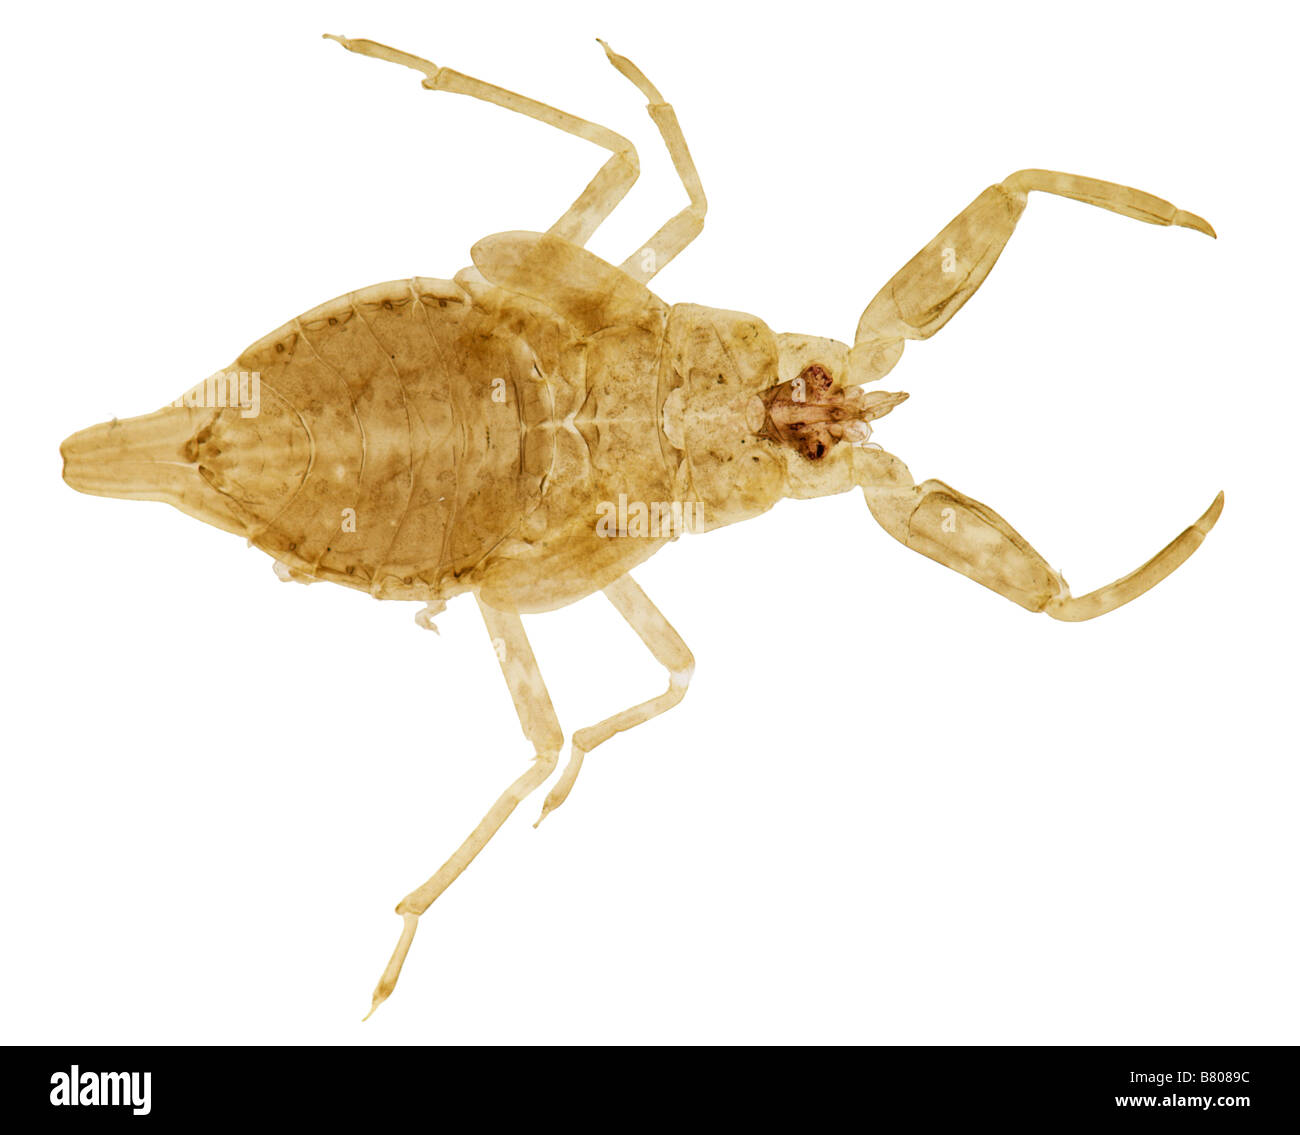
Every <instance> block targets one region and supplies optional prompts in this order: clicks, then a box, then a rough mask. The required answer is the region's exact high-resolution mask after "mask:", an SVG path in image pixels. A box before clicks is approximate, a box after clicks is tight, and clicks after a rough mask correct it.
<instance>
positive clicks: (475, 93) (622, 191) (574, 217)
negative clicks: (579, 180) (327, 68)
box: [325, 34, 641, 244]
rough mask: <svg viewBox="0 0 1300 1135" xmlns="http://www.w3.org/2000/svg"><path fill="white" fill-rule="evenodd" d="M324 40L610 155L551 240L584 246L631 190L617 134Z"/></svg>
mask: <svg viewBox="0 0 1300 1135" xmlns="http://www.w3.org/2000/svg"><path fill="white" fill-rule="evenodd" d="M325 38H326V39H332V40H335V41H336V42H338V43H341V44H342V45H343V46H344V47H346V48H347V49H348V50H349V51H354V52H356V53H357V54H358V55H368V56H370V57H371V58H372V59H383V60H385V61H387V62H389V63H399V64H401V65H402V66H403V67H410V68H411V69H412V70H415V71H420V72H423V74H424V76H425V79H424V83H423V85H424V86H425V87H426V88H428V89H429V90H431V91H450V92H452V93H453V94H458V95H469V96H470V97H471V98H476V99H481V100H482V101H483V102H490V103H492V104H494V105H495V106H501V107H505V109H506V110H513V111H514V112H515V113H516V114H526V115H527V116H528V117H529V118H535V119H536V120H537V121H538V122H544V123H546V124H547V125H548V126H554V127H555V128H556V129H557V130H563V131H564V132H565V133H566V134H573V135H575V136H576V137H578V138H585V139H586V140H587V141H588V142H594V143H595V144H596V145H597V146H603V147H604V148H605V149H606V150H609V151H610V152H611V154H612V155H613V156H612V157H611V158H610V159H609V160H608V161H607V162H605V164H604V165H603V166H601V168H600V170H599V172H597V174H596V176H595V177H594V178H592V179H591V182H590V184H588V186H587V188H586V189H584V190H583V191H582V193H581V194H580V195H579V196H578V199H577V200H576V201H575V202H574V203H573V204H572V205H571V206H570V207H569V210H568V212H566V213H565V214H564V216H562V217H561V218H560V219H559V220H558V221H556V222H555V224H553V225H552V226H551V227H550V229H549V230H548V231H549V232H552V233H554V234H555V235H556V236H561V237H563V238H564V239H565V240H568V241H572V242H573V243H574V244H586V242H587V240H588V238H589V237H590V236H591V234H592V233H593V232H595V231H596V229H597V227H598V226H599V225H600V223H601V221H603V220H604V219H605V218H606V217H608V216H609V214H610V213H612V212H613V211H614V208H615V206H617V205H618V203H619V202H620V201H622V200H623V198H624V196H625V195H626V194H627V191H628V190H629V189H631V188H632V184H633V183H634V182H635V181H636V179H637V175H638V174H639V173H640V172H641V167H640V164H639V162H638V160H637V155H636V147H634V146H633V145H632V143H631V142H629V141H628V140H627V139H626V138H624V137H623V135H621V134H616V133H615V132H614V131H613V130H610V129H608V128H607V127H604V126H599V125H597V124H596V123H594V122H588V121H587V120H586V119H584V118H578V117H577V116H576V115H572V114H566V113H565V112H564V111H562V110H556V109H555V108H554V107H551V106H547V105H546V104H545V103H541V102H537V101H536V100H535V99H530V98H526V97H525V96H524V95H518V94H515V93H514V91H507V90H505V89H504V88H502V87H495V86H493V85H492V84H491V83H485V82H483V81H482V80H481V79H474V78H471V77H470V76H469V75H462V74H461V73H460V72H459V71H453V70H451V68H449V67H439V66H437V64H434V63H430V62H429V61H428V60H427V59H421V58H419V57H418V56H415V55H410V54H408V53H407V52H405V51H398V50H397V49H396V48H393V47H386V46H385V45H384V44H382V43H375V42H374V41H373V40H369V39H347V38H345V37H343V36H338V35H328V34H327V35H326V36H325Z"/></svg>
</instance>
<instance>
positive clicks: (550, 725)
mask: <svg viewBox="0 0 1300 1135" xmlns="http://www.w3.org/2000/svg"><path fill="white" fill-rule="evenodd" d="M479 609H480V610H481V611H482V612H483V621H484V622H485V623H486V624H487V629H488V634H489V635H491V636H492V641H493V644H494V645H495V647H496V651H497V657H498V659H499V660H500V662H501V673H502V674H504V675H505V679H506V685H507V686H509V687H510V696H511V697H512V698H513V699H514V703H515V712H516V713H517V714H518V715H519V724H520V725H521V726H523V730H524V736H525V737H527V738H528V740H529V741H530V742H531V743H532V745H533V747H534V749H535V750H536V754H537V755H536V756H535V757H534V758H533V763H532V765H530V766H529V768H528V770H527V771H526V772H525V773H524V774H523V775H522V776H520V777H519V778H518V779H517V780H516V781H515V782H514V783H513V784H512V785H511V786H510V787H509V788H507V789H506V790H505V791H504V792H503V793H501V795H500V796H499V797H498V798H497V802H496V803H495V804H493V805H492V807H491V808H490V809H489V810H488V814H487V815H486V816H484V817H483V819H482V820H480V821H479V824H478V827H476V828H475V829H474V830H473V831H472V832H470V834H469V838H468V839H466V840H465V842H464V843H462V844H461V845H460V847H459V848H457V849H456V852H455V853H454V854H453V855H452V857H451V858H450V859H448V860H447V862H446V863H444V864H443V865H442V866H441V867H439V868H438V870H437V872H436V873H435V874H434V875H433V877H432V878H431V879H429V881H428V882H427V883H425V884H424V885H423V886H421V887H417V888H416V889H415V890H413V891H412V892H411V893H410V894H409V895H407V896H406V898H404V899H403V900H402V901H401V902H400V903H398V904H397V913H398V914H400V915H401V916H402V919H403V922H402V936H401V938H400V939H399V940H398V943H397V948H396V949H395V950H394V951H393V957H392V959H391V960H390V961H389V963H388V968H387V969H385V970H384V973H383V976H382V977H381V978H380V979H379V984H378V985H377V986H376V987H375V993H374V998H373V1000H372V1001H371V1005H370V1013H373V1012H374V1011H375V1010H376V1009H377V1008H378V1007H379V1006H380V1004H382V1003H383V1002H384V1001H385V1000H386V999H387V997H388V995H389V994H390V993H392V992H393V987H394V986H395V985H396V984H397V977H398V975H399V974H400V973H401V972H402V963H403V962H404V961H405V960H406V953H407V951H408V950H409V949H410V948H411V940H412V939H413V938H414V937H415V929H416V925H417V923H418V922H419V918H420V915H422V914H423V913H424V912H425V911H426V910H428V909H429V907H430V906H431V905H432V903H433V901H434V900H435V899H436V898H437V897H438V896H439V895H440V894H442V892H443V891H445V890H446V889H447V888H448V887H449V886H451V884H452V883H453V882H454V881H455V880H456V877H457V876H458V875H459V874H460V873H461V872H462V871H464V870H465V868H466V867H468V866H469V864H470V862H471V860H473V858H474V857H475V856H476V855H477V854H478V853H479V852H480V851H482V850H483V848H484V847H485V846H486V845H487V842H488V840H490V839H491V838H492V837H493V836H494V835H495V834H496V832H497V829H498V828H500V827H501V825H502V824H503V823H505V822H506V819H507V818H508V817H509V815H510V813H511V812H513V811H514V810H515V807H516V805H518V804H519V802H520V801H521V800H523V798H524V797H525V796H527V795H528V794H529V793H530V792H532V791H533V789H535V788H536V787H538V785H540V784H542V783H543V782H544V781H545V780H546V778H547V777H549V776H550V775H551V773H552V772H554V771H555V765H556V762H557V761H558V759H559V755H560V747H561V746H562V745H563V744H564V734H563V732H562V731H561V729H560V723H559V720H558V719H557V718H556V716H555V710H554V709H553V708H552V707H551V698H550V695H549V694H548V693H547V692H546V685H545V683H544V682H543V681H542V674H541V671H540V670H539V669H538V668H537V660H536V659H535V658H534V657H533V651H532V647H530V646H529V645H528V639H527V637H526V636H525V634H524V625H523V623H522V622H521V621H520V619H519V616H518V615H511V614H506V613H504V612H502V611H497V610H494V609H493V608H491V607H489V606H487V605H486V604H485V603H483V601H482V600H480V601H479ZM370 1013H367V1014H366V1016H367V1017H368V1016H369V1015H370Z"/></svg>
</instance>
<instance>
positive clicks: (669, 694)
mask: <svg viewBox="0 0 1300 1135" xmlns="http://www.w3.org/2000/svg"><path fill="white" fill-rule="evenodd" d="M605 596H606V598H607V599H609V601H610V602H611V603H613V604H614V607H615V609H616V610H617V611H618V613H619V614H620V615H622V616H623V618H625V619H626V620H627V621H628V623H629V624H630V625H631V627H632V629H633V630H634V631H636V633H637V634H638V635H639V636H640V638H641V641H642V642H643V643H645V644H646V647H647V648H648V649H649V651H650V653H651V654H653V655H654V656H655V658H656V659H657V660H658V662H659V663H660V665H662V666H663V667H664V669H665V670H667V671H668V689H667V690H665V691H664V692H663V693H662V694H660V695H659V696H658V697H657V698H651V699H650V700H649V701H645V702H642V703H641V704H640V705H635V706H632V708H631V709H625V710H623V712H622V713H616V714H615V715H614V716H613V717H607V718H606V719H605V720H604V721H602V722H600V723H599V724H597V725H591V726H588V727H587V728H586V729H579V730H578V731H577V732H576V733H575V734H574V735H573V745H572V749H571V751H570V754H569V763H568V764H567V765H565V766H564V771H563V772H562V773H561V774H560V779H559V780H558V781H556V783H555V786H554V787H553V788H552V789H551V791H550V793H549V794H548V795H547V797H546V802H545V804H543V805H542V814H541V815H540V816H538V817H537V824H540V823H541V822H542V821H543V820H544V819H546V817H547V816H548V815H549V814H550V813H551V812H552V811H554V810H555V809H556V808H558V807H559V806H560V805H561V804H563V803H564V801H565V798H566V797H567V796H568V795H569V790H570V789H571V788H572V787H573V782H574V781H575V780H577V779H578V772H579V771H580V770H581V768H582V759H583V757H585V756H586V755H587V754H588V753H590V752H591V750H592V749H594V748H595V747H596V746H597V745H600V744H603V743H604V742H606V741H608V740H609V739H610V738H611V737H612V736H614V734H615V733H621V732H622V731H623V730H624V729H631V728H632V727H633V726H634V725H640V724H641V723H642V722H645V721H649V720H650V719H651V718H652V717H658V716H659V715H660V714H661V713H663V712H664V711H665V710H668V709H672V707H673V706H675V705H676V704H677V703H678V702H679V701H681V700H682V698H684V697H685V696H686V688H687V687H688V686H689V685H690V682H691V675H692V674H693V673H694V671H695V659H694V657H693V656H692V655H691V652H690V650H689V649H688V648H687V646H686V643H684V642H683V641H682V638H681V636H680V635H679V634H678V633H677V632H676V631H675V630H673V628H672V625H671V624H670V623H669V622H668V620H667V619H665V618H664V617H663V615H661V614H660V613H659V609H658V608H657V607H656V606H655V605H654V604H653V603H651V602H650V600H649V598H648V597H647V596H646V593H645V592H644V591H642V590H641V588H640V587H638V586H637V585H636V583H635V582H634V581H633V579H632V577H631V576H630V575H625V576H623V577H622V578H621V579H618V580H616V581H615V582H614V583H611V584H610V585H609V586H608V587H607V588H605ZM537 824H534V825H533V827H536V826H537Z"/></svg>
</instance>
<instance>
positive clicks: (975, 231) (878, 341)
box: [848, 169, 1215, 385]
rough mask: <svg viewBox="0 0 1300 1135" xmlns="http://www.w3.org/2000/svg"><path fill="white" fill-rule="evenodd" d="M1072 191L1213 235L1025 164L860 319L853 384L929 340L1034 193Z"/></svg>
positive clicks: (1164, 210)
mask: <svg viewBox="0 0 1300 1135" xmlns="http://www.w3.org/2000/svg"><path fill="white" fill-rule="evenodd" d="M1034 191H1038V192H1041V193H1053V194H1056V195H1057V196H1059V197H1070V198H1073V199H1074V200H1075V201H1083V202H1085V203H1087V204H1089V205H1096V206H1098V207H1099V208H1102V209H1109V210H1110V211H1111V212H1112V213H1119V214H1121V215H1123V216H1125V217H1132V218H1133V219H1134V220H1138V221H1145V222H1147V223H1148V224H1152V225H1179V226H1181V227H1183V228H1189V229H1195V230H1196V231H1197V232H1202V233H1205V234H1206V235H1207V236H1214V235H1215V233H1214V229H1213V228H1211V227H1210V225H1209V223H1208V222H1207V221H1205V220H1202V219H1201V218H1200V217H1198V216H1196V214H1195V213H1186V212H1184V211H1183V210H1182V209H1178V208H1175V207H1174V206H1173V205H1171V204H1170V203H1169V202H1168V201H1164V200H1162V199H1161V198H1159V197H1153V196H1152V195H1151V194H1149V193H1143V192H1142V191H1141V190H1139V189H1130V188H1129V187H1128V186H1127V185H1116V184H1115V183H1113V182H1110V181H1098V180H1096V179H1095V178H1091V177H1079V176H1077V175H1075V174H1069V173H1053V172H1052V171H1050V170H1044V169H1022V170H1020V171H1019V172H1018V173H1013V174H1012V175H1011V176H1010V177H1008V178H1007V179H1006V180H1005V181H1003V182H1002V183H1001V184H1000V185H992V186H990V187H989V188H988V189H986V190H984V192H983V193H981V194H980V195H979V196H978V197H976V198H975V200H974V201H973V202H971V204H970V205H968V206H967V207H966V208H965V209H964V210H962V212H960V213H958V214H957V216H956V217H954V218H953V219H952V221H951V222H949V224H948V225H947V227H946V228H945V229H944V230H943V231H942V232H941V233H939V235H938V236H936V237H935V238H934V239H933V240H932V241H930V243H929V244H927V245H926V246H925V247H924V248H923V249H921V251H920V252H918V253H917V254H916V255H915V256H914V257H912V259H911V260H909V261H908V262H907V263H906V264H905V265H904V266H903V267H902V268H901V269H899V271H898V272H897V273H896V274H895V275H894V277H893V279H891V280H890V281H889V283H887V284H886V285H885V286H884V287H883V288H881V289H880V291H879V292H878V293H877V294H876V297H875V299H873V300H872V301H871V303H870V304H868V305H867V309H866V311H864V312H863V313H862V318H861V320H860V321H859V322H858V330H857V334H856V335H855V336H854V343H853V349H852V351H851V352H850V354H849V378H848V381H849V383H850V384H853V385H857V384H858V383H863V382H874V381H875V380H876V379H878V378H882V377H883V376H884V375H886V374H888V373H889V371H890V370H891V369H892V368H893V366H894V364H895V363H897V362H898V359H899V356H900V355H902V353H903V343H904V340H907V339H928V338H930V336H931V335H933V334H934V333H935V332H936V331H938V330H939V328H941V327H942V326H943V325H944V324H945V323H947V322H948V320H950V319H951V318H952V317H953V316H954V315H955V314H956V313H957V311H958V310H959V309H960V308H961V306H962V304H964V303H965V302H966V301H967V300H968V299H970V297H971V296H972V295H974V294H975V291H976V289H977V288H979V286H980V285H981V284H982V283H983V282H984V279H985V277H987V276H988V274H989V272H990V271H991V270H992V268H993V265H994V264H996V263H997V260H998V257H999V256H1000V255H1001V254H1002V249H1003V248H1004V247H1005V245H1006V243H1007V241H1008V240H1010V239H1011V234H1012V232H1014V231H1015V227H1016V222H1017V221H1018V220H1019V219H1020V214H1021V213H1023V212H1024V209H1025V203H1026V201H1027V200H1028V195H1029V194H1030V193H1031V192H1034Z"/></svg>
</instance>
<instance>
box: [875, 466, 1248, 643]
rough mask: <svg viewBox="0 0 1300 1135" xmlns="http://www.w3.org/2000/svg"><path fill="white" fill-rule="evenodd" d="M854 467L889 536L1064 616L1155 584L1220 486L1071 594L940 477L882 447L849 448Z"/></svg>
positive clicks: (1116, 603) (1214, 507) (1022, 544)
mask: <svg viewBox="0 0 1300 1135" xmlns="http://www.w3.org/2000/svg"><path fill="white" fill-rule="evenodd" d="M854 475H855V479H856V480H857V482H858V484H859V485H861V487H862V491H863V495H864V496H865V497H866V499H867V506H868V507H869V508H870V509H871V514H872V516H874V517H875V518H876V520H877V521H879V523H880V525H881V527H882V528H884V529H885V531H886V532H888V533H889V534H890V535H891V536H893V537H894V538H895V539H896V540H898V541H900V542H901V543H903V544H906V545H907V547H909V548H911V549H912V550H913V551H915V552H920V553H921V554H922V555H924V556H929V557H930V559H932V560H937V561H938V562H939V563H941V564H943V565H944V566H945V567H950V568H952V569H953V571H959V572H961V573H962V575H965V576H969V577H970V578H971V579H973V580H975V582H976V583H982V584H983V585H984V586H985V587H988V588H991V589H992V590H994V591H996V592H998V593H999V594H1000V595H1004V596H1006V598H1008V599H1010V600H1011V601H1012V602H1013V603H1019V604H1020V606H1022V607H1024V608H1025V609H1027V610H1029V611H1046V612H1047V614H1049V615H1051V616H1052V618H1054V619H1062V620H1065V621H1066V622H1082V621H1083V620H1084V619H1092V618H1096V617H1097V616H1098V615H1104V614H1106V613H1107V612H1109V611H1113V610H1115V608H1116V607H1122V606H1123V605H1124V604H1125V603H1127V602H1129V601H1130V600H1132V599H1136V598H1137V597H1138V596H1139V595H1141V594H1142V593H1143V592H1144V591H1147V590H1148V589H1150V588H1152V587H1154V586H1155V585H1156V584H1157V583H1159V582H1160V581H1161V580H1162V579H1164V578H1165V576H1167V575H1169V573H1170V572H1172V571H1173V570H1174V569H1175V568H1177V567H1178V566H1179V565H1180V564H1182V563H1183V561H1185V560H1186V559H1187V557H1188V556H1190V555H1191V554H1192V553H1193V552H1194V551H1196V549H1197V548H1199V547H1200V546H1201V541H1202V540H1204V539H1205V537H1206V534H1207V533H1208V532H1209V531H1210V529H1211V528H1213V527H1214V525H1215V522H1216V521H1217V520H1218V519H1219V514H1220V513H1221V512H1222V511H1223V494H1222V493H1220V494H1219V495H1218V496H1217V497H1215V498H1214V502H1213V503H1212V504H1211V505H1210V507H1209V508H1208V509H1206V511H1205V513H1204V514H1203V515H1202V516H1201V518H1200V519H1199V520H1197V521H1196V523H1195V524H1193V525H1192V526H1191V527H1190V528H1187V529H1186V530H1184V531H1183V532H1182V533H1181V534H1180V535H1179V536H1177V537H1175V538H1174V540H1172V541H1171V542H1170V543H1169V544H1167V545H1166V546H1165V547H1164V548H1163V549H1161V550H1160V551H1159V552H1157V553H1156V554H1155V555H1154V556H1153V557H1152V558H1151V559H1150V560H1148V561H1147V562H1146V563H1145V564H1143V565H1142V566H1141V567H1140V568H1138V569H1137V570H1136V571H1133V572H1130V573H1129V574H1128V575H1126V576H1124V577H1123V578H1122V579H1118V580H1116V581H1115V582H1114V583H1111V584H1108V585H1107V586H1105V587H1100V588H1098V589H1097V590H1096V591H1093V592H1090V593H1089V594H1087V595H1083V596H1080V597H1079V598H1077V599H1076V598H1074V597H1072V596H1071V595H1070V589H1069V587H1068V586H1067V584H1066V582H1065V579H1064V577H1062V576H1061V575H1059V574H1058V573H1057V572H1055V571H1053V570H1052V569H1051V568H1050V567H1048V565H1047V562H1046V561H1045V560H1044V559H1043V557H1042V556H1040V555H1039V554H1038V553H1037V552H1036V551H1034V549H1033V548H1032V547H1030V546H1029V543H1028V542H1027V541H1026V540H1025V538H1024V537H1023V536H1021V535H1020V533H1019V532H1017V531H1016V530H1015V529H1014V528H1012V527H1011V525H1010V524H1008V523H1007V522H1006V521H1005V520H1003V519H1002V517H1000V516H999V515H998V514H997V513H996V512H994V511H993V510H992V509H991V508H989V507H988V506H987V505H983V504H980V502H979V501H977V500H972V499H971V498H970V497H968V496H964V495H963V494H961V493H959V492H958V491H957V490H956V489H953V488H950V487H949V486H947V485H945V484H944V483H943V482H942V481H925V482H924V483H922V484H920V485H917V484H914V483H913V482H912V477H911V474H910V473H908V471H907V468H906V466H904V465H903V463H902V462H901V461H899V460H898V458H896V457H894V456H892V455H891V454H888V453H885V452H884V451H883V450H871V449H865V448H864V449H859V450H856V451H855V453H854Z"/></svg>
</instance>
